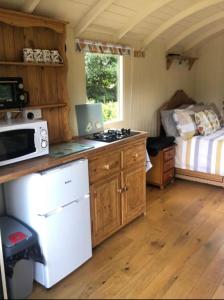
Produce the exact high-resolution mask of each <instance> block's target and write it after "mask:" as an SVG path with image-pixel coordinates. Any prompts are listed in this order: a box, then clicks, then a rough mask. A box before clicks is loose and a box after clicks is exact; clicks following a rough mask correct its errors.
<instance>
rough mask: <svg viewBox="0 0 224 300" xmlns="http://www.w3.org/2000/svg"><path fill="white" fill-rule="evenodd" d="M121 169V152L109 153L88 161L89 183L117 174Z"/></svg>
mask: <svg viewBox="0 0 224 300" xmlns="http://www.w3.org/2000/svg"><path fill="white" fill-rule="evenodd" d="M120 167H121V152H120V151H117V152H113V153H112V152H111V153H110V154H107V155H106V156H103V157H100V158H96V159H93V160H90V162H89V173H90V182H94V181H96V180H98V179H102V178H105V177H106V176H108V175H110V174H112V173H114V172H118V171H119V170H120Z"/></svg>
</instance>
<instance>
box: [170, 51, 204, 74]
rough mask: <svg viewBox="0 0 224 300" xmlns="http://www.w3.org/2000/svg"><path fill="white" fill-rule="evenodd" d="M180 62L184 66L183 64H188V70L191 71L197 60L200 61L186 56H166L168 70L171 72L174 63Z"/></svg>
mask: <svg viewBox="0 0 224 300" xmlns="http://www.w3.org/2000/svg"><path fill="white" fill-rule="evenodd" d="M175 60H176V61H178V62H179V64H182V63H183V62H187V64H188V70H189V71H190V70H191V68H192V67H193V64H194V63H195V61H196V60H198V58H197V57H190V56H184V55H181V54H167V56H166V69H167V70H169V68H170V67H171V65H172V63H173V62H174V61H175Z"/></svg>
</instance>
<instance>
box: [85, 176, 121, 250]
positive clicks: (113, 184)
mask: <svg viewBox="0 0 224 300" xmlns="http://www.w3.org/2000/svg"><path fill="white" fill-rule="evenodd" d="M120 189H121V180H120V174H119V173H118V174H117V175H115V176H114V177H111V178H109V179H107V180H106V181H104V182H98V183H97V184H94V185H93V186H91V215H92V233H93V236H92V238H93V246H96V245H97V244H99V243H100V242H101V241H102V240H104V239H105V238H107V237H108V236H109V235H111V234H112V233H113V232H115V231H116V230H117V229H118V228H119V227H120V226H121V193H120Z"/></svg>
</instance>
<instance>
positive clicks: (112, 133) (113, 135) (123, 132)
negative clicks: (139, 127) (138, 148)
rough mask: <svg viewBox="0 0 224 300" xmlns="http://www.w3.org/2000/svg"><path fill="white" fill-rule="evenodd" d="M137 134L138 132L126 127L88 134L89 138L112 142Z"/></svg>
mask: <svg viewBox="0 0 224 300" xmlns="http://www.w3.org/2000/svg"><path fill="white" fill-rule="evenodd" d="M136 134H138V132H135V131H132V130H131V129H125V128H122V129H118V130H112V129H109V130H105V131H102V132H97V133H94V134H92V135H90V136H87V139H90V140H95V141H100V142H106V143H111V142H115V141H119V140H122V139H125V138H128V137H131V136H133V135H136Z"/></svg>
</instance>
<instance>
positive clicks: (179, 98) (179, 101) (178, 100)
mask: <svg viewBox="0 0 224 300" xmlns="http://www.w3.org/2000/svg"><path fill="white" fill-rule="evenodd" d="M183 104H188V105H191V104H196V101H195V100H193V99H192V98H190V97H188V95H187V94H186V93H185V92H184V91H183V90H177V91H176V92H175V94H174V95H173V96H172V97H171V98H170V100H168V101H167V102H165V103H164V104H163V105H162V106H161V107H160V108H159V110H158V129H159V134H160V135H165V132H164V129H163V126H162V123H161V115H160V113H161V111H163V110H170V109H175V108H178V107H180V106H181V105H183Z"/></svg>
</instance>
